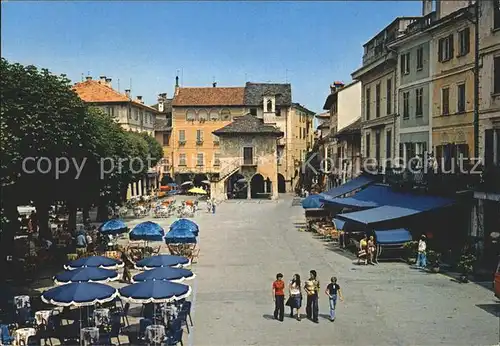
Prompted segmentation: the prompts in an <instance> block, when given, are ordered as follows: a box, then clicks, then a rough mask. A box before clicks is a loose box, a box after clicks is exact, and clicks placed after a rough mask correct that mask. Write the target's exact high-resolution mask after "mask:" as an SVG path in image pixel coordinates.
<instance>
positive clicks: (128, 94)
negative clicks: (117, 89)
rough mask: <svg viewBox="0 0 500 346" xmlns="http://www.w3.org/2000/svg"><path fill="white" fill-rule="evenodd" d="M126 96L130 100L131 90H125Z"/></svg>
mask: <svg viewBox="0 0 500 346" xmlns="http://www.w3.org/2000/svg"><path fill="white" fill-rule="evenodd" d="M125 95H127V97H128V98H129V99H130V98H131V97H130V89H125Z"/></svg>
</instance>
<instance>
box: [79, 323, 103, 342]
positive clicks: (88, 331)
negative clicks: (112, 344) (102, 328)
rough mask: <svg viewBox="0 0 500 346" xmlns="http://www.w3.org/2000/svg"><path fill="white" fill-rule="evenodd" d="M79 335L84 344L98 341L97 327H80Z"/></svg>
mask: <svg viewBox="0 0 500 346" xmlns="http://www.w3.org/2000/svg"><path fill="white" fill-rule="evenodd" d="M80 337H81V340H82V341H83V344H84V345H95V344H97V343H98V342H99V328H97V327H87V328H82V330H81V334H80Z"/></svg>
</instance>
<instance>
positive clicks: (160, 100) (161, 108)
mask: <svg viewBox="0 0 500 346" xmlns="http://www.w3.org/2000/svg"><path fill="white" fill-rule="evenodd" d="M166 100H167V93H163V94H159V95H158V111H160V112H164V111H165V101H166Z"/></svg>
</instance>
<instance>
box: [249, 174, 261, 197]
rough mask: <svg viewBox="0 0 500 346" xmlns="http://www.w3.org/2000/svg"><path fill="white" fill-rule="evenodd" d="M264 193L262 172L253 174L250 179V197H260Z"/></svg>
mask: <svg viewBox="0 0 500 346" xmlns="http://www.w3.org/2000/svg"><path fill="white" fill-rule="evenodd" d="M264 194H265V180H264V177H263V176H262V174H259V173H257V174H255V175H254V176H253V177H252V180H250V195H251V197H252V198H262V197H264Z"/></svg>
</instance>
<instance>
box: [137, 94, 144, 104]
mask: <svg viewBox="0 0 500 346" xmlns="http://www.w3.org/2000/svg"><path fill="white" fill-rule="evenodd" d="M137 102H139V103H142V104H144V101H143V100H142V96H137Z"/></svg>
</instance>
